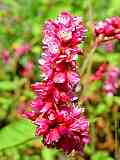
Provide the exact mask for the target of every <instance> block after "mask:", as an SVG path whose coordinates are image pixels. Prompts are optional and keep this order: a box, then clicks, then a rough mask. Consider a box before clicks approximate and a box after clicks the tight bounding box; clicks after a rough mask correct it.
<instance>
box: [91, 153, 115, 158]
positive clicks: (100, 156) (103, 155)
mask: <svg viewBox="0 0 120 160" xmlns="http://www.w3.org/2000/svg"><path fill="white" fill-rule="evenodd" d="M91 160H113V158H112V157H110V156H109V155H108V153H106V152H102V151H99V152H96V153H95V154H94V155H93V156H92V158H91Z"/></svg>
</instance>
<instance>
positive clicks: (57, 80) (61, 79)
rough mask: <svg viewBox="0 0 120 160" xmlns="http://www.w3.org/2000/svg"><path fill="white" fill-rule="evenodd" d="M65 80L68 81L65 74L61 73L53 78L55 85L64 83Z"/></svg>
mask: <svg viewBox="0 0 120 160" xmlns="http://www.w3.org/2000/svg"><path fill="white" fill-rule="evenodd" d="M65 80H66V77H65V73H61V72H60V73H56V74H55V75H54V78H53V81H54V82H55V83H64V82H65Z"/></svg>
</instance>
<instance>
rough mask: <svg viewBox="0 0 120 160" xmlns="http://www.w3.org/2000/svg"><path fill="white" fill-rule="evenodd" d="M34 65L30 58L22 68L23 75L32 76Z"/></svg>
mask: <svg viewBox="0 0 120 160" xmlns="http://www.w3.org/2000/svg"><path fill="white" fill-rule="evenodd" d="M33 67H34V64H33V62H32V61H31V60H29V61H28V62H27V64H26V66H25V67H24V68H23V69H21V70H20V74H21V76H23V77H30V76H31V75H32V73H33Z"/></svg>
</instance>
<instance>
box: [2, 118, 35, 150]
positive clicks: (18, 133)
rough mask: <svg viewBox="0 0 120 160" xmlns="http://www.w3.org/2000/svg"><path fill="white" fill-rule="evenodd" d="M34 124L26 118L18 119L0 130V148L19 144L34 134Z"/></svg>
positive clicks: (30, 138)
mask: <svg viewBox="0 0 120 160" xmlns="http://www.w3.org/2000/svg"><path fill="white" fill-rule="evenodd" d="M34 129H35V128H34V126H33V125H32V123H31V122H29V121H28V120H23V119H19V120H17V121H16V122H13V123H11V124H9V125H8V126H6V127H4V128H2V129H1V130H0V150H3V149H7V148H11V147H14V146H19V145H21V144H22V143H25V142H27V141H29V140H32V139H33V138H34V137H35V136H34Z"/></svg>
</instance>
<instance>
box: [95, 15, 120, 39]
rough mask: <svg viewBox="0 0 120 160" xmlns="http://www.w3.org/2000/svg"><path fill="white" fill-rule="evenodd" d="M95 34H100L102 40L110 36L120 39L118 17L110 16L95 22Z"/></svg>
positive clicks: (119, 21) (97, 35)
mask: <svg viewBox="0 0 120 160" xmlns="http://www.w3.org/2000/svg"><path fill="white" fill-rule="evenodd" d="M95 35H96V37H99V36H102V40H103V41H108V40H110V38H111V39H118V40H120V17H117V16H116V17H111V18H107V19H105V20H104V21H100V22H98V23H96V25H95Z"/></svg>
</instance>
